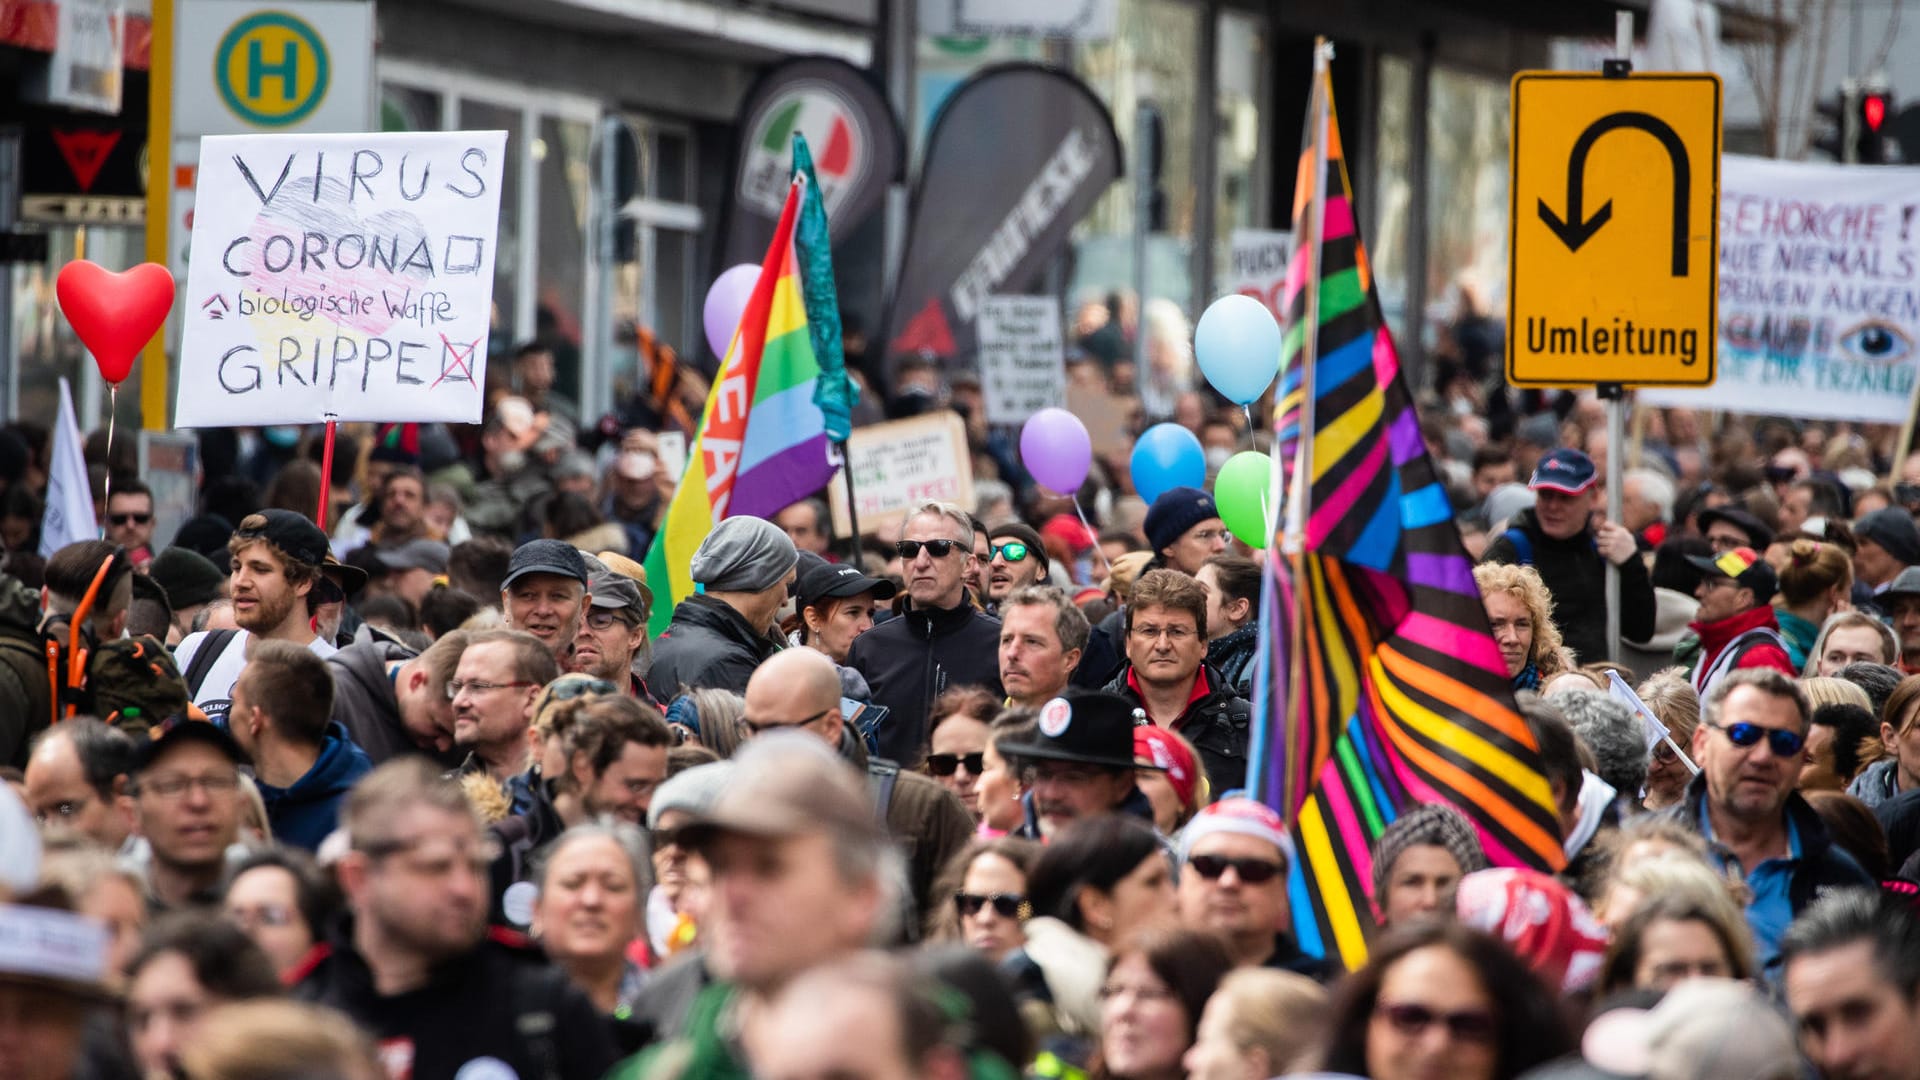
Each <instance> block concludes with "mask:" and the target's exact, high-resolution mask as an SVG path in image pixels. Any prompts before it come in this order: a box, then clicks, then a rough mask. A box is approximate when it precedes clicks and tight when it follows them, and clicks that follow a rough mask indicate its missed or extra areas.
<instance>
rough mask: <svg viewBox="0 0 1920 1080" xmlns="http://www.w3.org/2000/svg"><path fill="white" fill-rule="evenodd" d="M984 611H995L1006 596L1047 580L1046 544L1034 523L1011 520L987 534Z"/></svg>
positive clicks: (1004, 600) (997, 610)
mask: <svg viewBox="0 0 1920 1080" xmlns="http://www.w3.org/2000/svg"><path fill="white" fill-rule="evenodd" d="M987 553H988V558H987V610H988V611H992V612H995V613H998V612H999V610H1000V605H1001V604H1003V603H1005V602H1006V599H1007V597H1008V596H1011V595H1012V594H1013V593H1015V592H1018V591H1019V590H1021V589H1024V588H1026V587H1027V586H1029V585H1044V584H1046V581H1047V545H1045V544H1043V543H1041V542H1040V534H1039V533H1038V532H1035V531H1034V529H1033V526H1031V525H1028V524H1026V523H1025V522H1020V521H1011V522H1008V523H1007V524H1005V525H1002V526H1000V527H999V528H997V529H995V530H993V531H992V532H990V533H988V534H987Z"/></svg>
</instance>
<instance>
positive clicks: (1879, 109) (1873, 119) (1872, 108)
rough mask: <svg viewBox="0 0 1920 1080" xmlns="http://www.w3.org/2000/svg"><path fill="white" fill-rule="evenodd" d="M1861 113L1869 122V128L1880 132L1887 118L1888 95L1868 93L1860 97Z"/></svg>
mask: <svg viewBox="0 0 1920 1080" xmlns="http://www.w3.org/2000/svg"><path fill="white" fill-rule="evenodd" d="M1860 115H1861V118H1862V119H1864V120H1866V122H1867V130H1868V131H1872V132H1878V131H1879V130H1880V125H1881V123H1882V122H1883V121H1885V120H1886V118H1887V95H1885V94H1868V95H1866V96H1865V97H1863V98H1861V99H1860Z"/></svg>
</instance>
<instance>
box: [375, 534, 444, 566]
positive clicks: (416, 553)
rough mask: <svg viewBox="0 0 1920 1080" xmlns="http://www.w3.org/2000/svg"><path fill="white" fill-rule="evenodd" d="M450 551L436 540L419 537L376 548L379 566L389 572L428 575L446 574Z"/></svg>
mask: <svg viewBox="0 0 1920 1080" xmlns="http://www.w3.org/2000/svg"><path fill="white" fill-rule="evenodd" d="M451 550H452V549H450V548H448V547H447V545H445V544H443V543H441V542H440V541H438V540H429V539H427V538H426V537H421V538H419V539H417V540H409V541H407V542H406V543H404V544H398V545H395V546H393V547H383V548H376V549H375V551H374V554H375V555H377V556H378V557H379V559H380V565H382V566H384V567H386V568H387V569H389V570H425V571H427V572H428V573H430V574H444V573H446V572H447V556H448V554H449V553H450V552H451Z"/></svg>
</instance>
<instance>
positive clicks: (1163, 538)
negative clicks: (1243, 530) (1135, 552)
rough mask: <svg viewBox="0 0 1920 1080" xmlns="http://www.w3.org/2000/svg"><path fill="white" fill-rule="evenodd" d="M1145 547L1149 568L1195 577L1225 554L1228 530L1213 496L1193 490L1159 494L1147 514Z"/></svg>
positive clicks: (1172, 490) (1174, 489)
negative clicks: (1149, 550)
mask: <svg viewBox="0 0 1920 1080" xmlns="http://www.w3.org/2000/svg"><path fill="white" fill-rule="evenodd" d="M1146 530H1147V545H1148V546H1149V547H1151V548H1152V549H1153V562H1152V563H1151V564H1150V565H1151V566H1152V567H1154V568H1156V569H1158V568H1165V569H1168V570H1178V571H1180V572H1181V573H1183V574H1197V573H1199V572H1200V567H1201V566H1202V565H1203V564H1205V563H1206V561H1207V560H1208V559H1210V558H1212V557H1214V556H1215V555H1218V554H1220V553H1221V552H1223V551H1225V550H1227V526H1226V523H1225V522H1222V521H1221V520H1220V508H1219V507H1217V506H1215V505H1214V503H1213V496H1211V495H1209V494H1207V493H1206V492H1204V491H1201V490H1200V489H1199V488H1194V487H1177V488H1173V489H1170V490H1168V491H1164V492H1161V493H1160V497H1159V498H1157V499H1155V500H1153V506H1151V507H1150V508H1148V510H1147V522H1146Z"/></svg>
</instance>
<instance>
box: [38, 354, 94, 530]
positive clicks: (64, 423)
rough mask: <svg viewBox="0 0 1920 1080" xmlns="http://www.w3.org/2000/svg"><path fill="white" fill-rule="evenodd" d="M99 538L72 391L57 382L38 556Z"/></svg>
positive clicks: (91, 488) (64, 381)
mask: <svg viewBox="0 0 1920 1080" xmlns="http://www.w3.org/2000/svg"><path fill="white" fill-rule="evenodd" d="M99 538H100V521H99V519H98V518H96V517H95V516H94V512H93V486H92V484H91V483H89V482H88V480H87V455H86V453H85V451H84V450H83V449H82V442H81V438H80V422H79V421H78V420H77V419H75V417H74V414H73V390H72V388H71V387H69V386H68V385H67V380H65V379H61V380H60V419H59V421H58V422H57V423H55V424H54V428H53V461H52V463H51V464H50V465H49V466H48V468H47V509H46V513H45V514H44V515H42V516H41V518H40V557H41V558H43V559H47V558H52V557H53V553H54V552H56V551H59V550H60V549H61V548H63V547H66V546H67V545H68V544H77V543H79V542H80V541H82V540H98V539H99Z"/></svg>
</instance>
